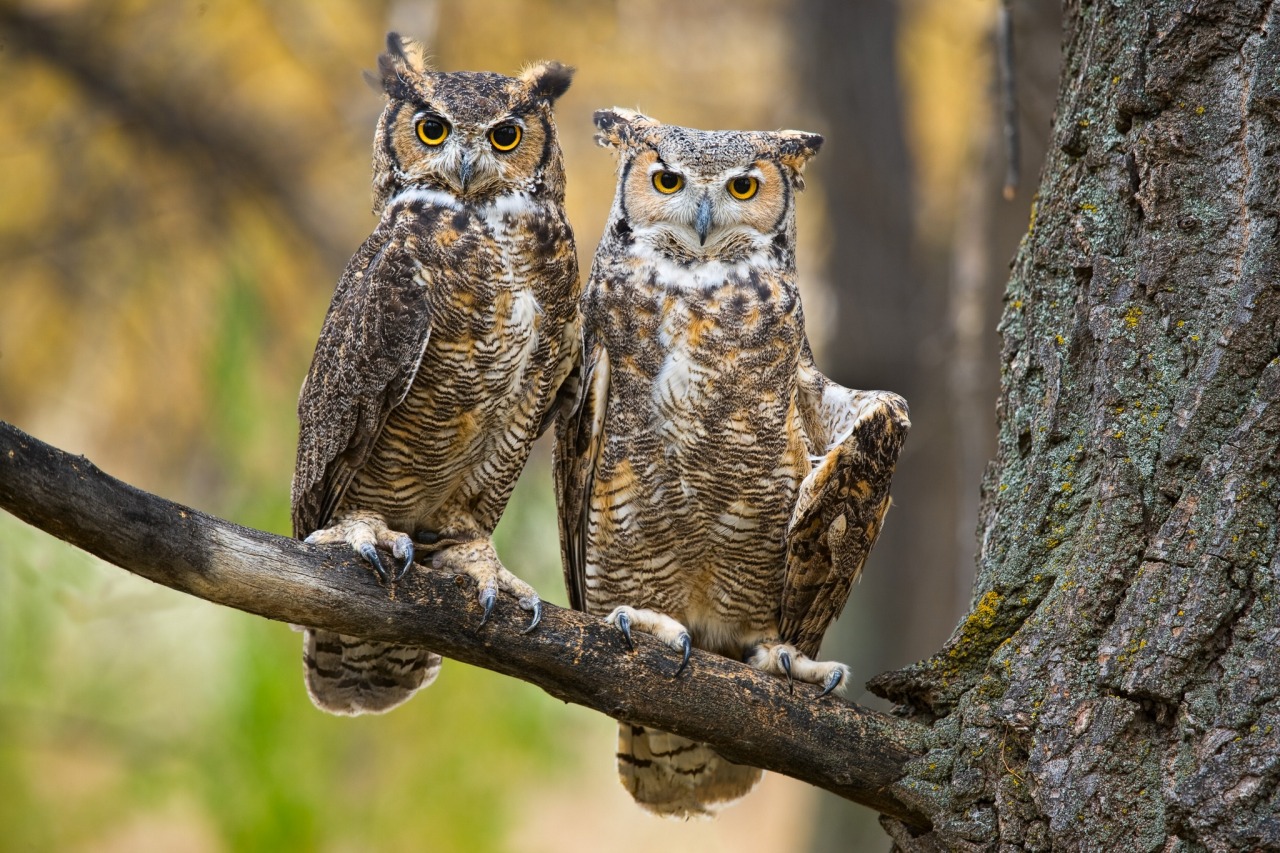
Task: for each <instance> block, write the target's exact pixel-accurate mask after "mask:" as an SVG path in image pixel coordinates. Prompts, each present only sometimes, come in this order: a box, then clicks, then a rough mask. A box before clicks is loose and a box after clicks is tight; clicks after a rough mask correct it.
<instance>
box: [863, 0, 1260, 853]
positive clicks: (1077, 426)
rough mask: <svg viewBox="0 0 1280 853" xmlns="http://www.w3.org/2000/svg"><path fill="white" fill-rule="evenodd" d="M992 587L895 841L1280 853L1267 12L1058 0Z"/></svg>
mask: <svg viewBox="0 0 1280 853" xmlns="http://www.w3.org/2000/svg"><path fill="white" fill-rule="evenodd" d="M1064 11H1065V17H1066V20H1065V33H1064V37H1065V42H1064V57H1063V72H1062V77H1061V82H1060V84H1059V92H1058V108H1057V114H1056V117H1055V122H1054V130H1053V140H1052V145H1051V147H1050V153H1049V157H1048V160H1047V163H1046V166H1045V170H1044V173H1043V176H1042V181H1041V185H1040V191H1039V203H1038V205H1037V207H1036V208H1035V210H1034V212H1033V216H1032V221H1031V227H1030V231H1029V233H1028V235H1027V237H1026V238H1025V240H1024V241H1023V244H1022V247H1021V250H1020V252H1019V254H1018V257H1017V259H1016V262H1015V265H1014V271H1013V276H1012V278H1011V280H1010V282H1009V285H1008V290H1007V294H1006V298H1005V308H1004V315H1003V318H1002V321H1001V327H1000V328H1001V332H1002V335H1003V353H1002V367H1001V396H1000V403H999V409H998V416H999V445H998V451H997V460H996V464H995V466H994V467H993V468H992V469H991V472H990V474H989V476H988V478H987V480H986V482H985V484H984V494H983V504H982V521H981V524H980V537H979V538H980V547H979V554H978V566H977V581H976V587H975V595H974V604H973V606H972V607H971V609H970V613H969V614H968V616H967V617H966V618H965V619H964V620H963V621H962V622H961V624H960V625H959V627H957V629H956V630H955V632H954V633H953V635H952V637H951V639H950V640H948V641H947V643H946V645H945V646H944V647H943V649H942V650H941V651H940V652H938V653H937V654H936V655H934V656H933V657H932V658H930V659H928V660H926V661H923V662H921V663H919V664H916V665H915V666H912V667H909V668H907V669H905V670H902V671H899V672H896V673H889V674H886V675H884V676H881V677H879V678H878V679H876V680H875V681H874V682H873V685H872V686H873V689H874V690H875V691H876V692H878V693H880V694H881V695H883V696H885V697H886V698H890V699H893V700H894V701H897V702H899V703H901V704H903V705H905V706H906V707H907V709H908V710H909V712H910V714H911V715H912V716H914V717H916V718H917V719H920V720H923V721H929V722H931V723H932V732H931V738H932V743H931V745H932V747H933V748H932V751H931V752H929V753H928V754H927V755H926V756H925V757H924V758H923V759H921V760H919V761H917V762H915V763H913V765H912V766H911V767H912V769H911V772H910V779H909V782H908V784H911V783H914V785H915V786H916V787H917V788H918V790H920V791H922V792H924V793H926V795H927V796H929V797H931V798H933V800H934V801H935V803H936V804H937V805H936V810H935V811H934V816H935V820H934V829H933V831H931V832H929V833H927V834H923V835H913V834H912V831H911V830H910V829H909V828H907V827H905V826H904V825H901V824H899V823H897V822H896V821H893V820H890V819H885V820H884V821H883V822H884V824H885V826H886V828H887V829H888V830H889V832H890V834H891V835H892V836H893V838H894V839H895V842H896V845H897V848H898V849H901V850H938V849H952V850H966V849H974V850H997V849H999V850H1015V849H1027V850H1048V849H1055V850H1125V851H1129V850H1152V851H1154V850H1169V851H1183V850H1186V851H1191V850H1215V851H1216V850H1223V851H1226V850H1232V851H1234V850H1253V849H1260V848H1267V849H1276V848H1280V815H1278V814H1277V785H1278V784H1280V705H1278V704H1277V703H1276V698H1277V694H1278V693H1280V666H1278V665H1277V663H1276V650H1277V644H1278V643H1280V599H1277V594H1278V593H1280V590H1278V589H1277V587H1278V586H1280V553H1278V551H1277V541H1276V538H1277V519H1276V515H1277V511H1276V508H1277V503H1278V501H1280V486H1278V485H1277V482H1278V480H1280V454H1278V451H1277V447H1278V445H1280V357H1278V356H1280V328H1278V326H1280V287H1277V284H1276V282H1277V272H1280V270H1278V269H1277V244H1276V239H1277V230H1276V216H1277V206H1276V205H1277V202H1276V199H1277V198H1278V197H1280V185H1278V182H1277V169H1276V160H1277V157H1278V156H1280V126H1278V125H1277V119H1278V118H1280V51H1278V49H1277V38H1278V37H1280V36H1278V35H1277V33H1276V27H1277V25H1278V24H1280V12H1278V11H1277V8H1276V6H1275V4H1266V3H1257V2H1243V1H1242V0H1238V2H1228V0H1219V2H1214V0H1201V2H1193V3H1186V2H1179V3H1172V2H1157V0H1144V2H1131V3H1086V2H1083V1H1082V0H1069V2H1067V3H1066V6H1065V10H1064Z"/></svg>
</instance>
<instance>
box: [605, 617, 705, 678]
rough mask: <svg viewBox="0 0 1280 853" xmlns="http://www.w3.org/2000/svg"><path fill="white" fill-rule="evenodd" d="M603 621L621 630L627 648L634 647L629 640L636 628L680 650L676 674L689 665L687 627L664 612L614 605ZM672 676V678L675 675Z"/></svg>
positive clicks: (689, 640) (691, 642)
mask: <svg viewBox="0 0 1280 853" xmlns="http://www.w3.org/2000/svg"><path fill="white" fill-rule="evenodd" d="M604 621H605V623H606V624H608V625H612V626H613V627H615V628H617V629H618V630H619V631H621V632H622V636H623V638H624V639H625V640H626V641H627V648H629V649H634V648H635V643H633V642H632V641H631V632H632V630H636V631H643V632H644V633H646V634H652V635H653V636H654V637H656V638H658V639H659V640H661V641H662V642H663V643H665V644H666V645H668V646H670V647H671V648H673V649H675V650H676V651H677V652H680V668H679V669H677V670H676V676H678V675H680V673H682V672H684V668H685V667H686V666H688V665H689V655H690V654H692V652H693V640H692V639H691V638H690V637H689V629H687V628H685V627H684V626H683V625H681V624H680V623H679V622H677V621H676V620H674V619H672V618H671V617H670V616H668V615H666V614H665V613H659V612H658V611H656V610H644V609H639V610H637V609H636V608H634V607H627V606H626V605H623V606H622V607H615V608H614V609H613V612H612V613H610V614H609V615H608V616H606V617H605V618H604ZM672 677H673V678H674V677H675V676H672Z"/></svg>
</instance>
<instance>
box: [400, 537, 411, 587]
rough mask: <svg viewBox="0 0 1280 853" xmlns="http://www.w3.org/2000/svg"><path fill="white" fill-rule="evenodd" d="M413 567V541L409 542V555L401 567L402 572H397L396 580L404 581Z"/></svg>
mask: <svg viewBox="0 0 1280 853" xmlns="http://www.w3.org/2000/svg"><path fill="white" fill-rule="evenodd" d="M412 565H413V540H412V539H410V540H409V553H408V555H407V556H405V558H404V565H403V566H401V567H400V571H398V572H396V580H397V581H399V580H402V579H403V578H404V576H405V575H407V574H409V567H410V566H412Z"/></svg>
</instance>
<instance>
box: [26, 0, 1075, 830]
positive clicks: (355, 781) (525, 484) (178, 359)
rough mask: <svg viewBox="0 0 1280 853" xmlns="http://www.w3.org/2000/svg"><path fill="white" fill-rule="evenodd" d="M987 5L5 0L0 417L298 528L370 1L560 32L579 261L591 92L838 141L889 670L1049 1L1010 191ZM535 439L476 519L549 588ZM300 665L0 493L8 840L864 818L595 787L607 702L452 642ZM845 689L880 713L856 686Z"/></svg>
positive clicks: (1009, 235)
mask: <svg viewBox="0 0 1280 853" xmlns="http://www.w3.org/2000/svg"><path fill="white" fill-rule="evenodd" d="M995 5H996V4H995V0H961V2H956V0H903V2H898V3H893V2H884V0H877V2H866V3H852V4H850V3H845V2H834V0H828V2H817V0H815V2H801V0H794V2H787V0H746V1H745V2H741V1H739V2H729V0H698V2H689V0H637V2H622V0H618V2H588V0H577V2H555V3H553V2H550V0H541V1H540V0H489V2H485V3H483V4H481V3H466V2H462V1H461V0H454V2H443V0H442V2H382V3H361V2H355V0H320V2H306V3H304V2H300V0H220V2H216V3H214V2H208V3H206V2H199V3H196V2H192V3H181V4H174V3H168V2H161V0H137V2H132V3H129V4H119V3H114V2H89V0H43V2H24V3H14V4H6V5H5V8H3V9H0V80H3V81H4V86H2V87H0V293H2V294H3V302H0V306H2V307H0V418H3V419H4V420H7V421H10V422H12V423H14V424H16V425H17V426H19V427H21V428H23V429H25V430H27V431H28V432H30V433H32V434H34V435H36V436H38V437H39V438H41V439H43V440H45V441H48V442H50V443H53V444H55V445H57V446H59V447H62V448H64V449H66V450H69V451H71V452H74V453H83V454H85V455H87V456H88V457H90V458H91V459H93V461H94V462H95V463H97V464H98V465H99V466H100V467H102V468H103V469H105V470H106V471H107V472H109V473H111V474H113V475H115V476H117V477H119V478H121V479H124V480H126V481H127V482H130V483H133V484H134V485H137V486H139V487H141V488H145V489H148V490H150V491H154V492H157V493H159V494H162V495H164V496H166V497H168V498H171V499H173V500H176V501H179V502H182V503H185V504H188V505H191V506H194V507H197V508H199V509H201V510H204V511H206V512H210V513H214V514H217V515H220V516H222V517H225V518H229V519H231V520H233V521H236V522H238V523H241V524H245V525H249V526H253V527H259V528H263V529H266V530H270V531H274V532H277V533H281V534H288V532H289V482H290V478H291V476H292V469H293V458H294V450H295V442H296V436H297V427H296V419H295V410H294V407H295V403H296V398H297V392H298V388H299V387H300V385H301V382H302V378H303V376H304V374H305V372H306V369H307V365H308V363H309V360H310V356H311V351H312V348H313V346H314V343H315V338H316V335H317V333H318V331H319V328H320V323H321V320H322V318H323V316H324V312H325V310H326V307H327V305H328V302H329V298H330V296H331V294H332V292H333V286H334V284H335V283H336V281H337V278H338V275H339V273H340V272H341V269H342V267H343V265H344V263H345V262H346V259H347V258H348V257H349V256H350V254H351V253H352V252H353V251H354V250H355V249H356V247H357V246H358V245H359V244H360V242H361V241H362V240H363V239H364V238H365V236H367V234H368V233H369V231H370V230H371V229H372V227H373V225H374V222H375V220H374V217H373V215H372V214H371V213H370V209H369V208H370V202H371V191H370V188H369V176H370V152H369V146H370V141H371V140H372V137H373V126H374V122H375V120H376V117H377V115H378V113H379V111H380V110H381V107H382V103H383V102H382V98H381V97H380V96H379V95H377V94H375V93H374V92H371V91H370V89H369V88H368V87H367V85H366V84H365V82H364V81H363V80H362V78H361V71H362V70H363V69H369V68H373V67H374V64H375V57H376V55H377V53H378V52H379V51H380V50H381V49H382V45H383V40H384V36H385V33H386V31H387V30H388V29H398V30H400V31H402V32H404V33H405V34H406V35H409V36H414V37H418V38H421V39H423V40H424V41H426V43H427V44H428V45H429V52H430V54H431V56H432V57H433V61H434V62H435V64H436V66H437V67H439V68H442V69H449V70H455V69H477V70H478V69H487V70H495V71H500V72H503V73H508V74H509V73H514V72H515V71H517V70H518V69H519V68H520V67H521V66H522V65H524V64H525V63H527V62H530V61H532V60H537V59H558V60H561V61H564V62H566V63H569V64H572V65H575V66H576V67H577V69H578V73H577V77H576V78H575V82H574V84H573V87H572V88H571V89H570V90H569V92H568V94H567V95H565V97H564V98H562V99H561V100H560V101H559V102H558V104H557V107H556V114H557V119H558V123H559V128H560V137H561V141H562V143H563V146H564V149H565V160H566V167H567V170H568V175H569V185H568V195H567V207H568V212H569V217H570V220H571V222H572V223H573V225H574V228H575V231H576V233H577V237H578V251H579V256H580V260H581V264H582V267H583V270H584V274H585V270H586V269H587V268H588V267H589V265H590V260H591V256H592V254H593V252H594V249H595V244H596V241H597V239H598V237H599V234H600V230H601V227H602V225H603V223H604V219H605V216H606V214H607V211H608V208H609V204H610V202H611V200H612V195H613V184H614V172H613V169H614V164H613V161H612V158H611V157H610V155H609V154H608V152H607V151H605V150H603V149H600V148H598V147H596V146H595V145H594V143H593V141H592V134H593V127H592V125H591V120H590V118H591V113H592V111H593V110H595V109H597V108H600V107H605V106H612V105H620V106H625V107H632V108H639V109H641V110H643V111H645V112H646V113H648V114H650V115H653V116H655V117H657V118H659V119H661V120H663V121H666V122H670V123H678V124H689V125H694V126H701V127H706V128H781V127H792V128H800V129H804V130H810V131H816V132H819V133H823V134H824V135H826V136H827V142H826V146H825V147H824V148H823V150H822V153H821V155H820V156H818V157H817V158H816V159H815V160H814V162H813V164H812V166H811V167H810V171H809V174H808V178H809V190H808V191H807V192H806V193H805V194H804V195H803V196H802V198H801V203H800V210H799V230H800V249H799V251H800V265H801V269H800V274H801V288H802V293H803V298H804V301H805V306H806V315H807V317H808V322H809V328H810V335H811V338H812V339H813V343H814V345H815V349H816V350H817V353H818V363H819V365H820V366H821V367H823V368H824V370H826V372H828V373H829V374H830V375H832V376H833V377H834V378H836V379H837V380H839V381H842V382H844V383H846V384H851V385H853V384H857V385H859V386H860V387H871V386H874V387H883V388H888V389H890V390H894V391H899V392H902V393H904V394H905V395H906V396H907V397H908V399H909V401H910V403H911V406H912V418H913V421H914V423H915V428H914V430H913V433H912V436H911V438H910V440H909V441H908V444H907V450H906V453H905V455H904V458H903V462H902V465H901V466H900V475H899V480H897V481H896V482H895V489H894V492H895V501H896V508H895V509H894V510H893V511H892V512H891V513H890V516H889V519H888V522H887V525H886V532H885V535H884V539H883V542H882V546H881V548H879V549H877V551H876V552H874V553H873V555H872V557H871V560H870V563H869V565H868V567H867V573H866V578H865V580H864V581H863V582H862V584H861V585H860V586H859V587H857V588H856V589H855V590H854V593H853V597H852V598H851V602H850V605H849V608H848V609H847V611H846V614H845V616H844V618H843V619H842V620H841V622H840V625H839V630H838V632H837V634H836V635H833V636H831V637H829V638H828V643H827V645H826V646H825V647H824V654H825V656H828V657H832V658H837V659H841V660H846V661H848V662H849V663H851V664H852V665H853V667H854V671H855V677H856V678H857V679H858V681H859V683H860V682H861V681H865V680H866V679H867V678H870V677H871V676H872V675H874V674H876V673H877V672H879V671H882V670H884V669H887V668H891V667H898V666H903V665H906V664H908V663H910V662H911V661H913V660H914V659H916V658H919V657H922V656H924V655H926V654H928V653H929V652H931V651H932V650H934V649H935V648H937V647H938V646H939V645H940V644H941V642H942V641H943V640H944V639H945V638H946V636H947V635H948V634H949V633H950V631H951V629H952V627H953V626H954V624H955V620H956V618H957V617H958V616H959V614H960V613H961V612H962V608H963V605H964V604H965V603H966V602H967V598H968V595H969V584H970V580H971V577H972V554H973V551H974V544H973V542H974V540H973V530H974V526H975V523H976V506H977V497H978V488H979V479H980V476H981V472H982V466H983V465H984V464H985V461H986V459H987V458H989V456H990V455H991V448H992V447H993V439H992V437H991V436H992V433H993V422H994V400H995V389H996V383H997V380H998V377H997V375H996V366H995V365H996V360H995V354H996V346H997V340H996V335H995V331H994V325H993V324H994V318H995V316H996V313H997V310H998V306H999V299H1000V287H1001V284H1002V282H1003V279H1004V275H1005V264H1006V262H1007V260H1008V258H1009V257H1010V256H1011V254H1012V251H1013V248H1014V246H1015V245H1016V241H1017V239H1018V237H1019V235H1020V233H1021V232H1022V230H1023V229H1024V228H1025V224H1026V218H1027V213H1028V209H1029V205H1030V197H1031V194H1032V192H1033V191H1034V184H1035V182H1036V180H1037V172H1038V166H1039V154H1038V153H1037V151H1038V149H1037V147H1036V146H1037V145H1040V146H1042V145H1043V138H1044V136H1045V135H1046V133H1047V130H1048V116H1049V110H1050V108H1051V102H1052V92H1053V87H1054V86H1055V85H1056V83H1055V79H1054V73H1055V69H1056V40H1055V39H1056V34H1057V22H1056V14H1057V5H1056V4H1054V3H1045V2H1042V0H1037V2H1034V3H1028V4H1027V8H1026V10H1024V12H1023V13H1022V18H1021V19H1020V26H1023V27H1025V28H1027V33H1026V36H1027V39H1026V44H1027V45H1029V49H1028V52H1026V53H1025V55H1021V56H1020V57H1019V62H1020V68H1023V73H1024V75H1025V76H1020V78H1019V79H1020V82H1022V83H1023V84H1024V85H1023V86H1022V89H1021V92H1022V97H1023V99H1024V114H1023V122H1024V133H1023V136H1024V140H1025V141H1026V146H1027V149H1026V150H1025V151H1024V158H1023V159H1024V175H1025V177H1024V186H1023V187H1022V189H1021V190H1020V194H1019V195H1018V197H1017V198H1016V199H1015V201H1013V202H1011V203H1009V204H1005V203H1004V202H998V203H997V202H996V201H994V199H997V198H998V196H999V191H1000V183H999V182H1000V176H1001V175H1002V167H1001V165H1000V157H1001V153H1000V150H999V148H998V146H996V145H995V143H994V142H993V140H994V139H997V138H998V128H997V127H996V125H995V123H994V118H993V115H994V111H993V108H992V103H991V97H990V92H991V90H992V76H993V71H994V67H995V63H994V59H993V58H992V54H991V32H992V28H993V25H994V21H995ZM845 7H848V8H845ZM860 241H862V242H860ZM966 342H969V343H968V344H966ZM966 347H967V348H966ZM961 444H963V446H961ZM548 463H549V446H548V443H547V442H546V441H545V440H544V441H543V442H540V444H539V446H538V448H537V449H536V450H535V454H534V457H533V459H532V461H531V463H530V465H529V467H528V469H527V470H526V471H525V474H524V476H523V477H522V479H521V481H520V484H519V486H518V488H517V491H516V494H515V497H514V498H513V500H512V502H511V506H510V509H509V510H508V512H507V515H506V517H505V518H504V519H503V522H502V524H501V526H500V527H499V530H498V535H497V545H498V550H499V553H500V554H502V555H504V558H505V560H506V562H507V564H508V566H509V567H510V568H511V569H512V570H513V571H515V572H516V573H517V574H519V575H521V576H522V577H524V578H525V579H527V580H529V581H530V582H531V583H532V584H533V585H534V586H535V587H537V588H538V590H539V591H540V592H541V593H542V594H543V596H544V597H545V598H546V599H547V600H549V601H552V602H554V603H557V604H561V605H563V604H564V603H565V602H566V596H565V594H564V591H563V585H562V581H561V575H560V564H559V551H558V545H557V542H556V525H555V520H554V501H553V498H552V491H551V483H550V475H549V472H548ZM301 675H302V666H301V638H300V635H298V634H295V633H293V632H291V631H290V630H289V628H288V627H286V626H284V625H281V624H278V623H272V622H267V621H264V620H262V619H258V618H255V617H250V616H247V615H244V614H241V613H238V612H235V611H231V610H227V609H223V608H218V607H215V606H214V605H211V604H207V603H205V602H201V601H198V600H196V599H193V598H190V597H186V596H183V595H181V594H179V593H176V592H172V591H170V590H166V589H163V588H161V587H158V586H155V585H153V584H150V583H149V582H147V581H143V580H141V579H138V578H135V577H133V576H131V575H128V574H126V573H124V572H121V571H120V570H118V569H115V568H113V567H111V566H108V565H106V564H103V563H101V562H99V561H97V560H96V559H94V558H91V557H88V556H86V555H84V554H82V553H81V552H78V551H76V550H74V549H72V548H71V547H69V546H66V545H63V544H62V543H60V542H58V541H56V540H54V539H52V538H50V537H49V536H47V535H46V534H43V533H40V532H38V531H35V530H33V529H31V528H28V527H26V526H24V525H23V524H21V523H20V522H18V521H16V520H15V519H14V518H12V517H11V516H9V515H6V514H0V791H3V792H4V795H3V796H0V837H2V838H3V843H0V847H5V848H7V849H33V850H34V849H68V850H103V851H115V850H119V851H125V850H138V849H168V850H195V851H205V850H208V851H220V850H237V851H240V850H258V849H261V850H268V849H269V850H288V849H308V850H333V851H345V850H369V849H376V850H433V851H454V850H456V851H489V850H492V851H502V850H519V851H579V850H581V851H592V850H601V849H610V850H644V849H649V848H651V847H653V846H654V845H657V844H661V845H664V846H665V849H670V850H686V849H688V850H711V851H714V850H732V851H735V853H746V851H754V850H802V849H805V848H806V847H808V848H810V849H815V850H826V849H870V850H877V849H887V848H888V841H887V839H886V838H885V836H884V835H883V833H881V832H880V830H879V829H878V827H877V826H876V823H875V815H874V814H872V813H871V812H870V811H868V810H866V809H863V808H861V807H858V806H854V805H852V804H850V803H847V802H845V801H843V800H839V799H837V798H835V797H832V796H830V795H827V794H824V793H822V792H819V791H817V790H815V789H812V788H810V787H808V786H806V785H803V784H801V783H798V782H794V781H793V780H790V779H785V778H782V777H778V776H776V775H770V776H768V777H767V778H766V780H765V782H764V783H763V784H762V785H761V787H760V788H759V789H757V791H756V792H755V793H753V794H752V795H751V796H750V798H748V799H747V800H745V801H744V802H743V803H740V804H738V805H736V806H733V807H730V808H729V809H728V810H726V811H725V812H724V813H723V814H722V816H721V817H720V818H719V819H718V820H717V821H715V822H698V823H689V824H680V823H671V822H666V821H662V820H660V819H657V818H652V817H649V816H648V815H647V814H645V813H643V812H641V811H640V810H639V809H638V808H636V807H635V806H634V805H633V804H632V802H631V800H630V798H629V797H628V795H627V794H626V792H625V791H624V790H623V788H622V787H621V786H620V785H618V784H617V782H616V778H615V772H614V758H613V754H614V749H615V745H616V744H615V736H616V735H615V731H616V729H615V725H614V723H613V722H612V721H610V720H608V719H607V718H605V717H603V716H600V715H598V714H595V713H593V712H588V711H586V710H584V709H581V708H577V707H570V706H566V705H564V704H562V703H560V702H557V701H555V700H553V699H552V698H550V697H549V696H547V695H546V694H544V693H542V692H541V691H539V690H537V689H535V688H533V687H531V686H529V685H526V684H524V683H522V682H519V681H515V680H513V679H508V678H503V677H500V676H497V675H494V674H492V673H488V672H485V671H483V670H478V669H474V668H472V667H468V666H465V665H462V664H458V663H456V662H452V661H450V662H447V663H446V664H445V667H444V670H443V673H442V676H441V678H440V679H439V681H438V682H437V683H436V684H435V685H434V686H432V687H431V689H430V690H428V691H426V692H424V693H422V694H421V695H420V696H418V697H417V698H415V699H414V701H412V702H411V703H409V704H408V705H406V706H405V707H404V708H402V709H400V710H397V711H395V712H394V713H391V714H389V715H387V716H385V717H365V718H358V719H340V718H335V717H329V716H326V715H324V714H322V713H320V712H318V711H316V710H315V709H314V708H313V706H312V705H311V703H310V701H309V700H308V699H307V696H306V693H305V690H304V689H303V686H302V678H301ZM850 698H851V699H853V700H854V701H858V702H863V703H867V704H872V705H874V706H875V707H879V708H885V707H886V705H885V704H884V703H882V702H879V701H878V700H875V699H874V697H871V696H870V695H869V694H868V693H866V691H865V690H863V689H862V688H861V687H860V686H859V685H855V686H854V687H853V688H852V689H851V691H850Z"/></svg>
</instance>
